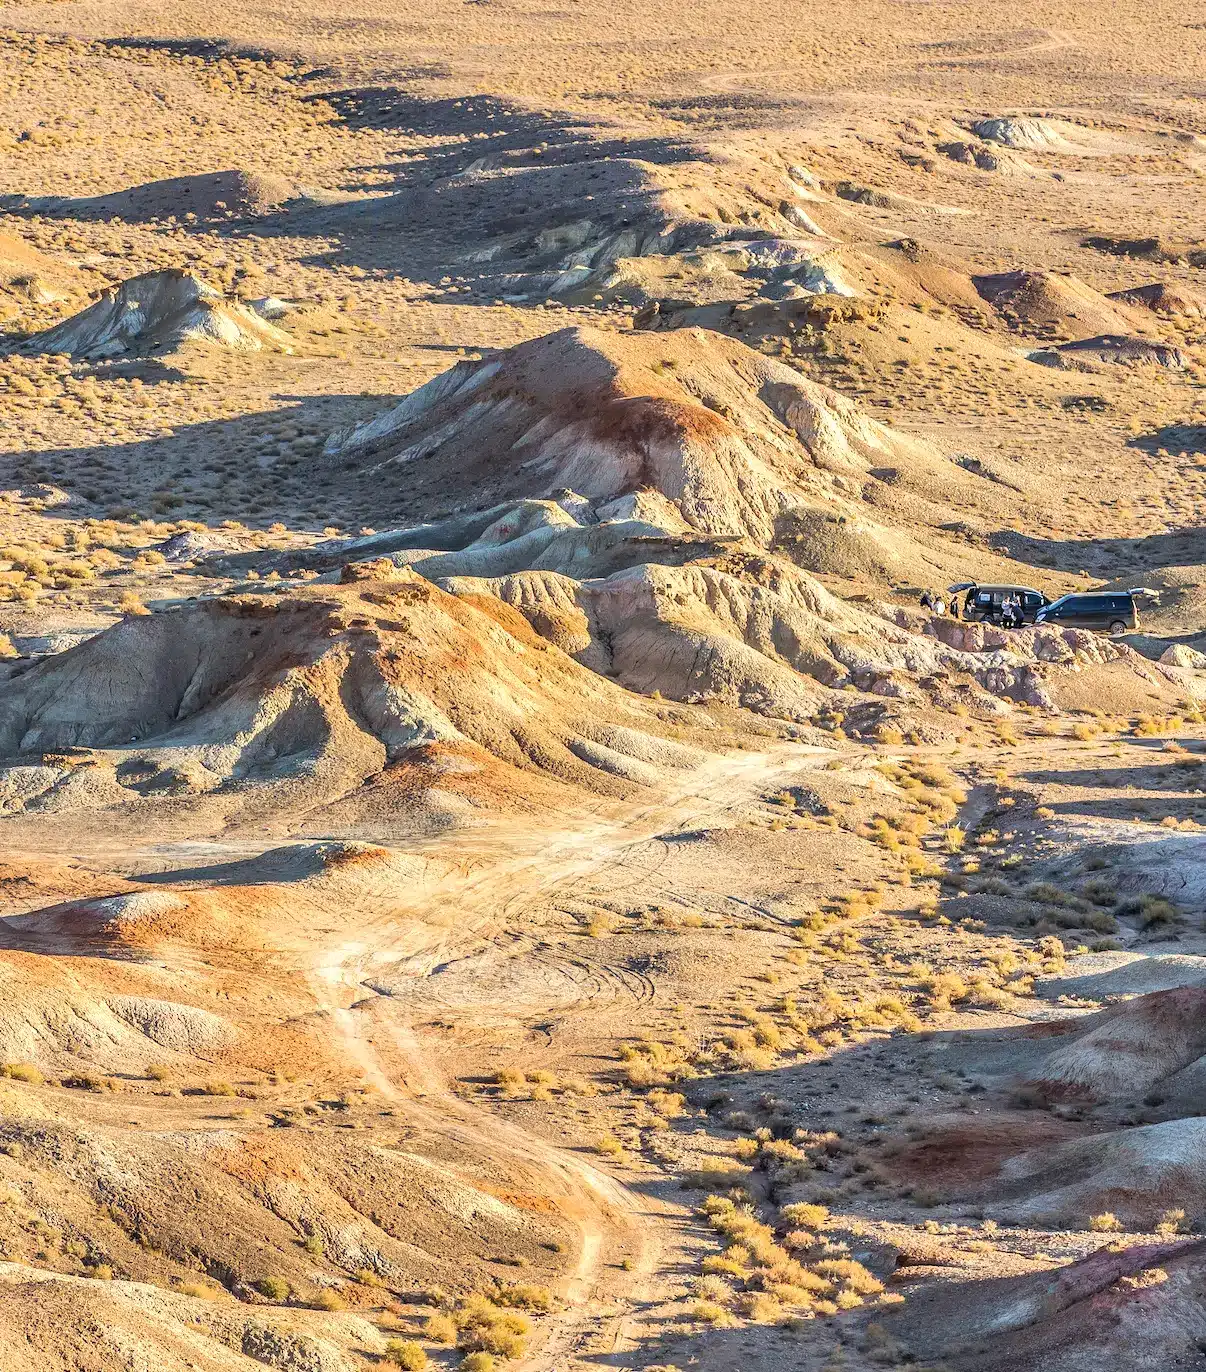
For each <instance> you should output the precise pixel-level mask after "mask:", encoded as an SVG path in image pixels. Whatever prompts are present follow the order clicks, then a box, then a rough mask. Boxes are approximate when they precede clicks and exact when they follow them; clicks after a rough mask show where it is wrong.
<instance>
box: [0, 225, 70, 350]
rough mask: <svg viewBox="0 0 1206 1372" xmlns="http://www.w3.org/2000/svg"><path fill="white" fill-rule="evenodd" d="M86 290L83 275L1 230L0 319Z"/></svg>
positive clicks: (11, 316) (27, 312)
mask: <svg viewBox="0 0 1206 1372" xmlns="http://www.w3.org/2000/svg"><path fill="white" fill-rule="evenodd" d="M83 291H84V280H83V277H82V274H81V273H80V272H79V271H77V270H76V269H75V268H73V267H66V266H64V265H63V264H62V263H60V262H56V261H55V259H54V258H52V257H48V256H47V255H46V254H45V253H42V252H39V251H38V250H37V249H36V248H31V247H30V246H29V244H28V243H25V242H23V241H22V240H21V239H20V238H17V237H16V236H15V235H13V234H9V233H0V322H3V321H5V320H7V319H10V318H14V317H18V316H25V315H28V314H29V312H30V310H31V308H32V309H33V310H34V311H35V314H36V312H37V307H40V306H45V305H53V304H55V303H56V302H58V301H61V300H70V299H72V298H73V297H75V296H78V295H80V294H82V293H83ZM27 327H28V325H27Z"/></svg>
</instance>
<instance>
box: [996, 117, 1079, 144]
mask: <svg viewBox="0 0 1206 1372" xmlns="http://www.w3.org/2000/svg"><path fill="white" fill-rule="evenodd" d="M972 132H973V133H974V134H975V135H976V137H977V138H980V139H983V141H984V142H985V143H997V144H999V145H1000V146H1001V147H1003V148H1029V149H1035V150H1041V149H1050V150H1051V151H1056V152H1058V151H1062V150H1066V149H1067V147H1068V141H1067V139H1066V138H1065V137H1064V136H1063V134H1062V132H1061V131H1060V130H1059V129H1058V128H1057V127H1056V126H1055V125H1054V124H1051V123H1049V122H1048V121H1047V120H1045V119H1033V118H1025V117H1018V116H1014V117H1006V118H999V119H981V120H980V122H979V123H977V124H973V125H972Z"/></svg>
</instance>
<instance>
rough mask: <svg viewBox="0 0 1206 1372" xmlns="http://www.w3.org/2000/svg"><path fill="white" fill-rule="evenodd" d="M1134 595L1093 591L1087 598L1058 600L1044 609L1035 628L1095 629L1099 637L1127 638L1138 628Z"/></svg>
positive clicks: (1137, 611) (1077, 596)
mask: <svg viewBox="0 0 1206 1372" xmlns="http://www.w3.org/2000/svg"><path fill="white" fill-rule="evenodd" d="M1137 594H1138V592H1136V591H1093V592H1092V593H1091V594H1087V595H1066V596H1061V597H1060V598H1059V599H1058V600H1057V601H1054V602H1053V603H1052V604H1050V605H1045V606H1044V607H1043V608H1042V609H1041V610H1040V611H1039V612H1038V615H1037V616H1036V617H1035V623H1036V624H1059V625H1062V626H1063V627H1065V628H1069V629H1098V630H1100V631H1101V632H1103V633H1111V634H1129V633H1133V632H1134V631H1135V630H1136V629H1138V627H1139V610H1138V608H1137V607H1136V605H1135V596H1136V595H1137Z"/></svg>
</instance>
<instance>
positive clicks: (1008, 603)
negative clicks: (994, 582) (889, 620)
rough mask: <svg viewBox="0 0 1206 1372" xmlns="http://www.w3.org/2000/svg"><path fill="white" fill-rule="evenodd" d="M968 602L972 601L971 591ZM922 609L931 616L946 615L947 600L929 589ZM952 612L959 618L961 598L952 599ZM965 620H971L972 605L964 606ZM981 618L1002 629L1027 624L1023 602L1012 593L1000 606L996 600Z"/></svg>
mask: <svg viewBox="0 0 1206 1372" xmlns="http://www.w3.org/2000/svg"><path fill="white" fill-rule="evenodd" d="M967 600H968V601H970V600H971V592H970V591H969V592H968V595H967ZM921 608H922V609H923V610H929V611H930V613H931V614H935V615H944V614H946V611H947V603H946V598H945V597H944V596H943V594H942V592H941V591H931V590H929V589H928V588H927V589H926V590H924V591H922V593H921ZM950 612H951V614H952V615H954V617H955V618H956V619H958V618H959V597H958V596H957V595H956V596H953V597H952V599H951V603H950ZM963 618H964V619H970V618H971V605H970V604H967V603H965V604H964V606H963ZM981 618H982V619H984V620H985V621H986V622H987V623H989V624H998V625H1000V627H1001V628H1002V629H1020V628H1021V627H1022V625H1023V624H1025V622H1026V616H1025V614H1024V613H1023V611H1022V602H1021V600H1020V599H1019V598H1018V597H1017V596H1016V595H1015V594H1013V593H1012V592H1010V593H1007V594H1006V595H1004V596H1003V597H1002V598H1001V601H1000V603H999V604H998V603H997V602H996V601H995V600H994V601H993V603H992V605H991V606H990V607H989V608H988V609H987V610H986V611H985V613H984V614H983V615H982V616H981Z"/></svg>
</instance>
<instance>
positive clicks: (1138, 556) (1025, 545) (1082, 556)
mask: <svg viewBox="0 0 1206 1372" xmlns="http://www.w3.org/2000/svg"><path fill="white" fill-rule="evenodd" d="M989 546H990V548H991V549H992V551H993V552H995V553H1000V554H1001V555H1003V556H1005V557H1010V558H1013V559H1014V560H1015V561H1017V562H1027V563H1030V564H1031V565H1032V566H1034V567H1036V568H1042V567H1049V568H1052V569H1053V570H1058V571H1081V570H1084V571H1090V572H1092V573H1094V574H1095V575H1099V576H1102V577H1105V578H1109V579H1113V580H1118V579H1119V578H1122V577H1124V576H1126V577H1131V578H1134V584H1135V585H1140V584H1142V581H1143V577H1144V575H1145V574H1150V573H1151V572H1152V571H1153V570H1156V569H1158V568H1160V567H1168V566H1174V567H1175V566H1184V565H1189V564H1196V563H1199V562H1206V528H1190V529H1177V530H1172V531H1170V532H1168V533H1159V534H1147V535H1144V536H1143V537H1140V538H1068V539H1055V538H1038V537H1035V536H1034V535H1031V534H1025V533H1021V532H1019V531H1018V530H1017V529H999V530H997V531H996V532H995V533H993V534H992V535H990V537H989ZM1141 613H1142V611H1141Z"/></svg>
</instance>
